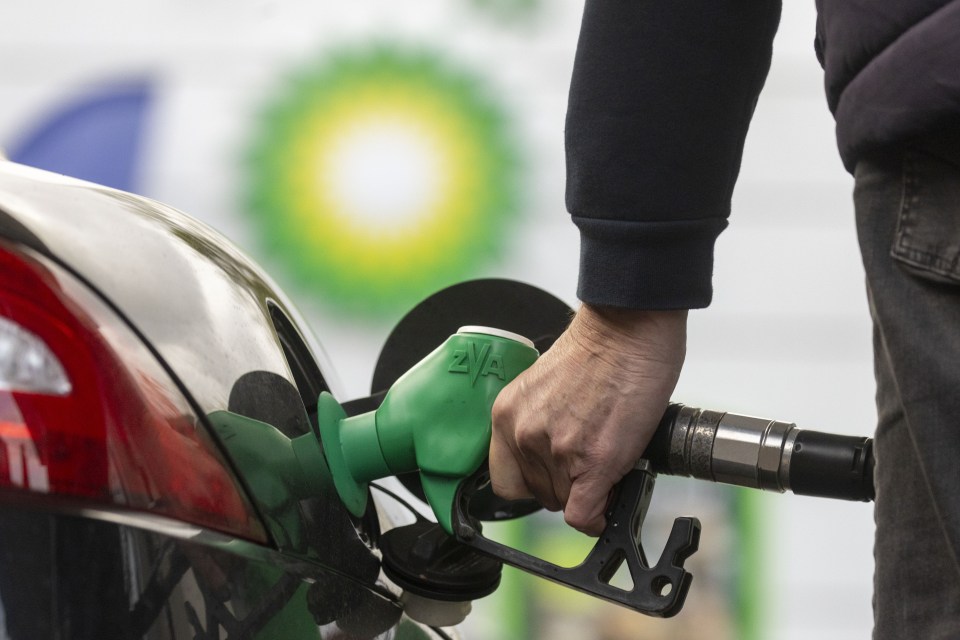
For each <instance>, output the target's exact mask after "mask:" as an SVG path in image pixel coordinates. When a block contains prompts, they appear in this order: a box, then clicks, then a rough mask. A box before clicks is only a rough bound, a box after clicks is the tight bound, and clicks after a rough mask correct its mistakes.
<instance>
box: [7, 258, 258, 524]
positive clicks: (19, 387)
mask: <svg viewBox="0 0 960 640" xmlns="http://www.w3.org/2000/svg"><path fill="white" fill-rule="evenodd" d="M0 490H21V491H29V492H32V493H35V494H36V493H39V494H50V495H52V496H56V497H57V498H61V499H62V498H64V497H68V498H77V499H80V500H82V501H83V502H84V503H91V502H92V503H95V504H108V505H113V506H116V507H123V508H127V509H133V510H138V511H144V512H149V513H151V514H155V515H161V516H166V517H170V518H175V519H177V520H180V521H184V522H189V523H193V524H196V525H200V526H203V527H206V528H210V529H214V530H217V531H221V532H224V533H228V534H231V535H236V536H241V537H244V538H248V539H251V540H256V541H259V542H265V541H266V539H267V537H266V533H265V531H264V528H263V526H262V524H261V523H260V520H259V519H258V518H257V516H256V514H255V512H254V510H253V508H252V507H251V506H250V503H249V501H248V500H247V498H246V497H245V494H244V492H243V491H242V489H241V488H240V486H239V484H238V482H237V480H236V478H235V476H234V475H233V473H232V472H231V470H230V468H229V467H228V465H227V464H226V463H225V461H224V458H223V456H222V455H221V453H220V451H219V449H218V448H217V446H216V444H215V443H214V442H213V441H212V440H211V438H210V436H209V434H208V433H207V431H206V428H205V426H204V424H203V423H202V421H200V420H199V419H198V418H197V415H196V413H195V411H194V410H193V409H192V407H191V405H190V403H189V402H188V401H187V399H186V397H185V396H184V394H183V393H182V392H181V391H180V389H179V388H178V387H177V386H176V384H175V383H174V381H173V380H172V378H171V376H170V375H169V374H168V373H167V372H166V371H165V370H164V369H163V368H162V367H161V366H160V364H159V363H158V360H157V359H156V358H155V357H154V355H153V354H152V353H151V352H150V351H149V350H148V349H147V347H146V346H145V345H144V343H143V341H142V340H140V339H139V338H138V336H137V335H136V334H135V333H134V332H133V331H132V330H131V329H130V327H129V326H127V325H126V324H125V323H124V322H123V320H122V319H121V318H120V317H119V316H118V315H117V314H116V313H114V312H113V311H112V310H111V309H110V308H109V307H108V306H107V305H106V304H105V303H104V302H103V301H102V300H101V299H100V298H99V297H98V296H96V295H95V294H94V293H92V292H91V291H90V289H89V288H88V287H87V286H86V285H84V284H83V283H82V282H80V281H79V280H77V279H76V278H75V277H73V276H72V275H71V274H69V273H68V272H67V271H66V270H64V269H62V268H61V267H59V266H57V265H56V264H54V263H52V262H51V261H50V260H47V259H45V258H42V257H40V256H37V255H35V254H33V253H32V252H28V251H27V250H17V249H14V248H12V247H11V246H9V245H6V244H3V243H0Z"/></svg>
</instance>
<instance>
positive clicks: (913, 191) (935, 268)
mask: <svg viewBox="0 0 960 640" xmlns="http://www.w3.org/2000/svg"><path fill="white" fill-rule="evenodd" d="M917 162H918V157H917V154H916V153H915V152H913V151H907V152H905V153H904V156H903V165H902V166H903V183H902V185H903V186H902V192H901V196H900V212H899V215H898V216H897V228H896V232H895V233H894V240H893V244H892V246H891V248H890V256H891V257H892V258H893V259H894V260H897V261H899V262H901V263H903V264H905V265H909V266H911V267H916V268H917V269H920V270H922V271H926V272H928V273H931V274H936V275H939V276H942V277H945V278H948V279H950V280H954V281H956V280H958V279H960V273H958V270H957V265H958V261H960V254H954V255H953V256H952V257H949V258H948V257H945V256H943V255H940V254H939V253H931V252H929V251H924V250H922V249H919V248H917V247H915V246H911V245H912V242H911V239H912V233H911V230H912V229H913V225H914V223H915V221H916V211H917V208H918V206H919V204H920V200H921V195H920V189H919V180H918V175H919V172H918V171H917Z"/></svg>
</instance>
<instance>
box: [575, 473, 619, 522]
mask: <svg viewBox="0 0 960 640" xmlns="http://www.w3.org/2000/svg"><path fill="white" fill-rule="evenodd" d="M612 488H613V486H612V485H610V484H609V482H606V481H604V480H603V479H601V478H590V477H580V478H577V479H576V480H574V482H573V485H572V486H571V487H570V499H569V500H567V506H566V508H565V509H564V510H563V519H564V520H566V522H567V524H569V525H570V526H571V527H573V528H574V529H576V530H577V531H581V532H583V533H586V534H587V535H591V536H598V535H600V534H601V533H603V529H604V527H605V526H606V524H607V521H606V518H605V517H604V513H605V511H606V509H607V498H608V497H609V495H610V490H611V489H612Z"/></svg>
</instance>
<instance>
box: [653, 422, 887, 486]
mask: <svg viewBox="0 0 960 640" xmlns="http://www.w3.org/2000/svg"><path fill="white" fill-rule="evenodd" d="M643 457H644V458H645V459H647V460H649V461H650V463H651V465H652V466H653V469H654V471H656V472H657V473H662V474H666V475H674V476H687V477H693V478H700V479H703V480H708V481H711V482H720V483H725V484H734V485H739V486H744V487H752V488H755V489H764V490H768V491H777V492H780V493H783V492H785V491H790V492H792V493H794V494H796V495H803V496H818V497H824V498H838V499H841V500H854V501H860V502H870V501H872V500H873V499H874V487H873V466H874V459H873V441H872V440H871V439H870V438H867V437H862V436H842V435H836V434H830V433H821V432H818V431H808V430H805V429H798V428H797V426H796V425H794V424H790V423H786V422H778V421H776V420H768V419H765V418H755V417H751V416H743V415H738V414H735V413H728V412H720V411H710V410H705V409H698V408H695V407H689V406H685V405H682V404H672V405H670V406H669V408H668V409H667V411H666V413H665V414H664V416H663V418H662V420H661V421H660V425H659V427H658V428H657V431H656V434H655V435H654V437H653V439H652V440H651V442H650V445H649V446H648V447H647V450H646V452H645V453H644V456H643Z"/></svg>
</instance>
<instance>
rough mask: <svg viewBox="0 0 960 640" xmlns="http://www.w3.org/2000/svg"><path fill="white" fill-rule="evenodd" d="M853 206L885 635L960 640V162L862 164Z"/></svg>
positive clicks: (894, 158) (880, 639) (910, 159)
mask: <svg viewBox="0 0 960 640" xmlns="http://www.w3.org/2000/svg"><path fill="white" fill-rule="evenodd" d="M854 204H855V207H856V217H857V234H858V237H859V241H860V249H861V253H862V256H863V264H864V267H865V269H866V280H867V293H868V299H869V302H870V313H871V315H872V318H873V327H874V367H875V373H876V379H877V412H878V422H877V431H876V437H875V440H874V446H875V452H876V462H877V466H876V476H875V482H876V488H877V497H876V504H875V510H874V517H875V520H876V540H875V544H874V557H875V560H876V568H875V574H874V603H873V604H874V621H875V627H874V638H875V639H876V640H888V639H898V640H903V639H913V638H917V639H923V640H939V639H944V640H946V639H948V638H949V639H956V638H960V558H958V556H960V166H958V165H957V164H954V163H953V162H951V161H948V160H945V159H943V158H941V157H940V156H938V155H934V154H932V153H930V152H928V151H924V150H923V148H922V147H916V148H912V149H910V150H907V151H905V152H903V153H897V154H894V155H889V156H883V157H876V158H871V159H868V160H863V161H861V162H860V163H859V164H858V165H857V168H856V187H855V191H854Z"/></svg>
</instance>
